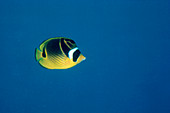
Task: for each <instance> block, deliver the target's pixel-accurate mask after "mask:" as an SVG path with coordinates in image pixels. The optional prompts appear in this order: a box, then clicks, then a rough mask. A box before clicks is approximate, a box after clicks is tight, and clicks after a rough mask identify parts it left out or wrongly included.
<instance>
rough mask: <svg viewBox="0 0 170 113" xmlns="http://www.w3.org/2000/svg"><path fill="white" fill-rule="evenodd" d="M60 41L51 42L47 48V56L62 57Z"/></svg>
mask: <svg viewBox="0 0 170 113" xmlns="http://www.w3.org/2000/svg"><path fill="white" fill-rule="evenodd" d="M59 43H60V39H53V40H50V41H49V42H48V44H47V46H46V51H47V54H48V55H49V56H50V55H62V51H61V48H60V45H59Z"/></svg>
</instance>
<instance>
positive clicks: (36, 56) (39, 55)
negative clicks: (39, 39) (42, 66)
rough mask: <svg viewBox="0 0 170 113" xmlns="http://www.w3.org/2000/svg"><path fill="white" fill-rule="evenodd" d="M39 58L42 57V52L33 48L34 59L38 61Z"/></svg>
mask: <svg viewBox="0 0 170 113" xmlns="http://www.w3.org/2000/svg"><path fill="white" fill-rule="evenodd" d="M41 58H42V52H41V51H40V50H39V49H38V48H36V49H35V59H36V61H39V60H40V59H41Z"/></svg>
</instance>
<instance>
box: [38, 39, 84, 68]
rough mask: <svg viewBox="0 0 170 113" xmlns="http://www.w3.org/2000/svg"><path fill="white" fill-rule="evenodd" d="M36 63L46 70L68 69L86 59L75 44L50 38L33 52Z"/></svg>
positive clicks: (67, 40)
mask: <svg viewBox="0 0 170 113" xmlns="http://www.w3.org/2000/svg"><path fill="white" fill-rule="evenodd" d="M35 57H36V61H37V62H39V64H40V65H41V66H43V67H45V68H47V69H68V68H71V67H73V66H75V65H77V64H79V63H80V62H81V61H83V60H85V59H86V58H85V57H84V56H83V55H82V54H81V52H80V51H79V49H78V47H77V45H76V43H75V42H74V41H73V40H72V39H69V38H65V37H56V38H50V39H48V40H46V41H44V42H42V43H41V45H40V47H39V48H36V50H35Z"/></svg>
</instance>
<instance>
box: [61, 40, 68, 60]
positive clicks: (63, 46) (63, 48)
mask: <svg viewBox="0 0 170 113" xmlns="http://www.w3.org/2000/svg"><path fill="white" fill-rule="evenodd" d="M61 48H62V50H63V51H64V53H65V55H66V56H67V57H68V56H69V55H68V53H69V51H70V48H69V47H68V46H67V45H66V43H65V42H64V38H61Z"/></svg>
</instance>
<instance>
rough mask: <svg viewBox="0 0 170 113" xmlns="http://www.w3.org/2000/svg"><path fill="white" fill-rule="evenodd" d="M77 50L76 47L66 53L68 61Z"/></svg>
mask: <svg viewBox="0 0 170 113" xmlns="http://www.w3.org/2000/svg"><path fill="white" fill-rule="evenodd" d="M77 49H78V47H76V48H74V49H71V50H70V51H69V53H68V56H69V59H72V58H73V53H74V52H75V51H76V50H77Z"/></svg>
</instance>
